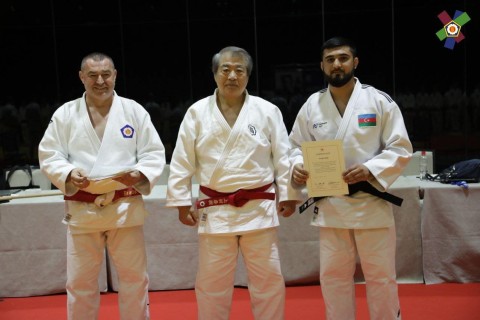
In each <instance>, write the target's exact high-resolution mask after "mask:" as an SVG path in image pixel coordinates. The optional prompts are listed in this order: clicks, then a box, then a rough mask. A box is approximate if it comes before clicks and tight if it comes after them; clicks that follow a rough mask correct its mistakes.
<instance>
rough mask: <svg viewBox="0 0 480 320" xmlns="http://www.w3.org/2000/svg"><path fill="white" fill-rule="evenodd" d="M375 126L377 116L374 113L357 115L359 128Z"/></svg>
mask: <svg viewBox="0 0 480 320" xmlns="http://www.w3.org/2000/svg"><path fill="white" fill-rule="evenodd" d="M376 125H377V115H376V114H375V113H367V114H360V115H358V126H359V127H375V126H376Z"/></svg>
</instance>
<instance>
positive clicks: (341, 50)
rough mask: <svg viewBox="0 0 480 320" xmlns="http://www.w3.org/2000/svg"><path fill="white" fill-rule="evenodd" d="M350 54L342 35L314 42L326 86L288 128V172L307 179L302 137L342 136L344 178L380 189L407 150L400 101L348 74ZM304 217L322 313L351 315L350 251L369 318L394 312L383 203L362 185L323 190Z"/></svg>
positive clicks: (389, 227)
mask: <svg viewBox="0 0 480 320" xmlns="http://www.w3.org/2000/svg"><path fill="white" fill-rule="evenodd" d="M358 62H359V60H358V57H357V54H356V48H355V46H354V45H353V43H352V42H351V41H349V40H347V39H343V38H332V39H330V40H328V41H327V42H326V43H325V44H324V46H323V47H322V62H321V69H322V70H323V72H324V75H325V77H326V80H327V81H328V84H329V85H328V88H327V89H323V90H320V92H317V93H315V94H313V95H311V96H310V98H309V99H308V100H307V102H306V103H305V104H304V105H303V106H302V108H301V110H300V111H299V113H298V115H297V118H296V120H295V124H294V126H293V128H292V132H291V134H290V141H291V143H292V151H291V161H292V165H293V166H292V167H293V170H292V178H293V179H292V180H293V182H294V184H296V185H297V186H303V185H304V184H305V182H306V180H307V179H308V172H307V171H306V170H305V169H304V168H303V156H302V152H301V144H302V142H305V141H316V140H342V141H343V148H344V150H343V151H344V156H345V165H346V168H347V169H346V171H345V172H343V173H342V175H343V179H344V181H345V182H347V183H348V184H350V185H353V184H356V183H359V182H361V183H365V181H367V182H368V183H370V184H371V186H373V187H374V188H376V189H378V190H379V191H386V189H387V188H388V187H389V186H390V185H391V184H392V183H393V182H394V181H395V179H397V177H398V176H399V175H400V174H401V172H402V170H403V169H404V167H405V166H406V165H407V163H408V161H409V159H410V157H411V154H412V145H411V143H410V140H409V138H408V134H407V131H406V129H405V124H404V122H403V117H402V114H401V112H400V109H399V108H398V106H397V104H396V103H395V102H394V101H393V100H392V99H391V98H390V97H389V96H388V95H387V94H385V93H383V92H381V91H378V90H376V89H375V88H373V87H371V86H368V85H362V84H361V83H360V81H359V80H358V79H357V78H355V77H354V70H355V69H356V68H357V66H358ZM367 186H368V184H367ZM371 186H370V187H371ZM312 225H315V226H318V227H320V283H321V288H322V293H323V297H324V301H325V305H326V314H327V319H330V320H333V319H334V320H353V319H355V291H354V290H355V289H354V278H353V276H354V273H355V265H356V255H357V254H358V256H359V258H360V262H361V266H362V270H363V273H364V276H365V280H366V286H367V300H368V305H369V311H370V317H371V319H378V320H379V319H384V320H387V319H399V318H400V305H399V301H398V292H397V283H396V273H395V247H396V240H395V224H394V219H393V211H392V207H391V204H390V203H388V202H387V201H385V200H383V199H381V198H380V197H377V196H374V195H372V194H369V193H366V192H362V191H360V192H357V193H355V194H353V195H351V196H348V195H345V196H335V197H327V198H323V199H321V200H319V201H318V202H317V203H316V207H315V210H314V216H313V221H312Z"/></svg>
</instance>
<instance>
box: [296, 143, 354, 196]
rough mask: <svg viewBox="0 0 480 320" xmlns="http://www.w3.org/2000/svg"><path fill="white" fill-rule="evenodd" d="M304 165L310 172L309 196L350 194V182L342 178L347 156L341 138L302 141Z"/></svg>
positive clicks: (308, 180)
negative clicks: (345, 156) (344, 154)
mask: <svg viewBox="0 0 480 320" xmlns="http://www.w3.org/2000/svg"><path fill="white" fill-rule="evenodd" d="M302 152H303V162H304V163H303V167H304V168H305V170H307V171H308V172H309V178H308V179H307V191H308V196H309V197H326V196H335V195H343V194H348V184H347V183H346V182H345V181H343V179H342V172H343V171H345V158H344V156H343V144H342V141H341V140H321V141H309V142H304V143H302Z"/></svg>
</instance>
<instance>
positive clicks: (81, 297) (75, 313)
mask: <svg viewBox="0 0 480 320" xmlns="http://www.w3.org/2000/svg"><path fill="white" fill-rule="evenodd" d="M116 76H117V70H116V69H115V67H114V64H113V60H112V58H110V57H109V56H107V55H106V54H103V53H97V52H95V53H92V54H89V55H87V56H86V57H85V58H84V59H83V60H82V63H81V70H80V72H79V77H80V80H81V81H82V83H83V85H84V87H85V93H84V94H83V96H82V97H81V98H79V99H76V100H73V101H70V102H67V103H65V104H64V105H62V106H61V107H60V108H58V109H57V110H56V111H55V113H54V114H53V117H52V119H51V120H50V124H49V126H48V128H47V130H46V132H45V134H44V136H43V139H42V140H41V142H40V145H39V160H40V166H41V169H42V171H43V172H44V173H45V174H46V175H47V177H48V178H49V179H50V181H51V182H52V183H53V184H54V185H55V186H56V187H57V188H58V189H60V190H61V191H62V192H63V193H64V194H65V200H66V213H65V217H64V219H63V222H64V223H65V224H67V225H68V231H67V297H68V303H67V307H68V319H75V320H79V319H85V320H91V319H97V318H98V308H99V305H100V292H99V288H98V275H99V273H100V268H101V266H102V262H103V258H104V256H105V254H104V253H105V247H106V248H107V249H108V254H109V256H110V257H111V259H112V262H113V264H114V266H115V268H116V270H117V273H118V278H119V279H118V280H119V289H118V297H119V308H120V317H121V319H124V320H140V319H142V320H144V319H149V318H150V316H149V308H148V304H149V303H148V275H147V258H146V251H145V242H144V236H143V224H144V219H145V216H146V215H147V212H146V210H145V206H144V203H143V199H142V194H144V195H147V194H149V193H150V192H151V190H152V189H153V187H154V185H155V182H156V181H157V180H158V179H159V178H160V175H161V173H162V171H163V168H164V166H165V149H164V147H163V144H162V141H161V140H160V137H159V136H158V133H157V131H156V130H155V127H154V126H153V124H152V122H151V120H150V116H149V114H148V112H147V111H146V110H145V109H144V108H143V107H142V106H141V105H139V104H138V103H136V102H135V101H133V100H130V99H126V98H123V97H120V96H118V95H117V94H116V93H115V91H114V88H115V79H116Z"/></svg>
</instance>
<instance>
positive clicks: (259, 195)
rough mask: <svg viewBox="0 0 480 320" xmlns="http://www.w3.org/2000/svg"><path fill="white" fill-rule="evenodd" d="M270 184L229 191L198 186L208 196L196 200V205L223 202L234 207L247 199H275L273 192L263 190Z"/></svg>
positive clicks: (211, 204)
mask: <svg viewBox="0 0 480 320" xmlns="http://www.w3.org/2000/svg"><path fill="white" fill-rule="evenodd" d="M271 185H272V184H271V183H270V184H267V185H265V186H262V187H259V188H255V189H240V190H237V191H235V192H231V193H225V192H218V191H215V190H213V189H210V188H207V187H204V186H200V191H201V192H202V193H203V194H205V195H207V196H209V197H210V198H206V199H201V200H197V202H196V205H197V208H198V209H202V208H206V207H211V206H220V205H224V204H229V205H231V206H234V207H241V206H243V205H244V204H245V203H247V202H248V201H250V200H254V199H266V200H275V193H272V192H265V191H266V190H268V189H269V188H270V186H271Z"/></svg>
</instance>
